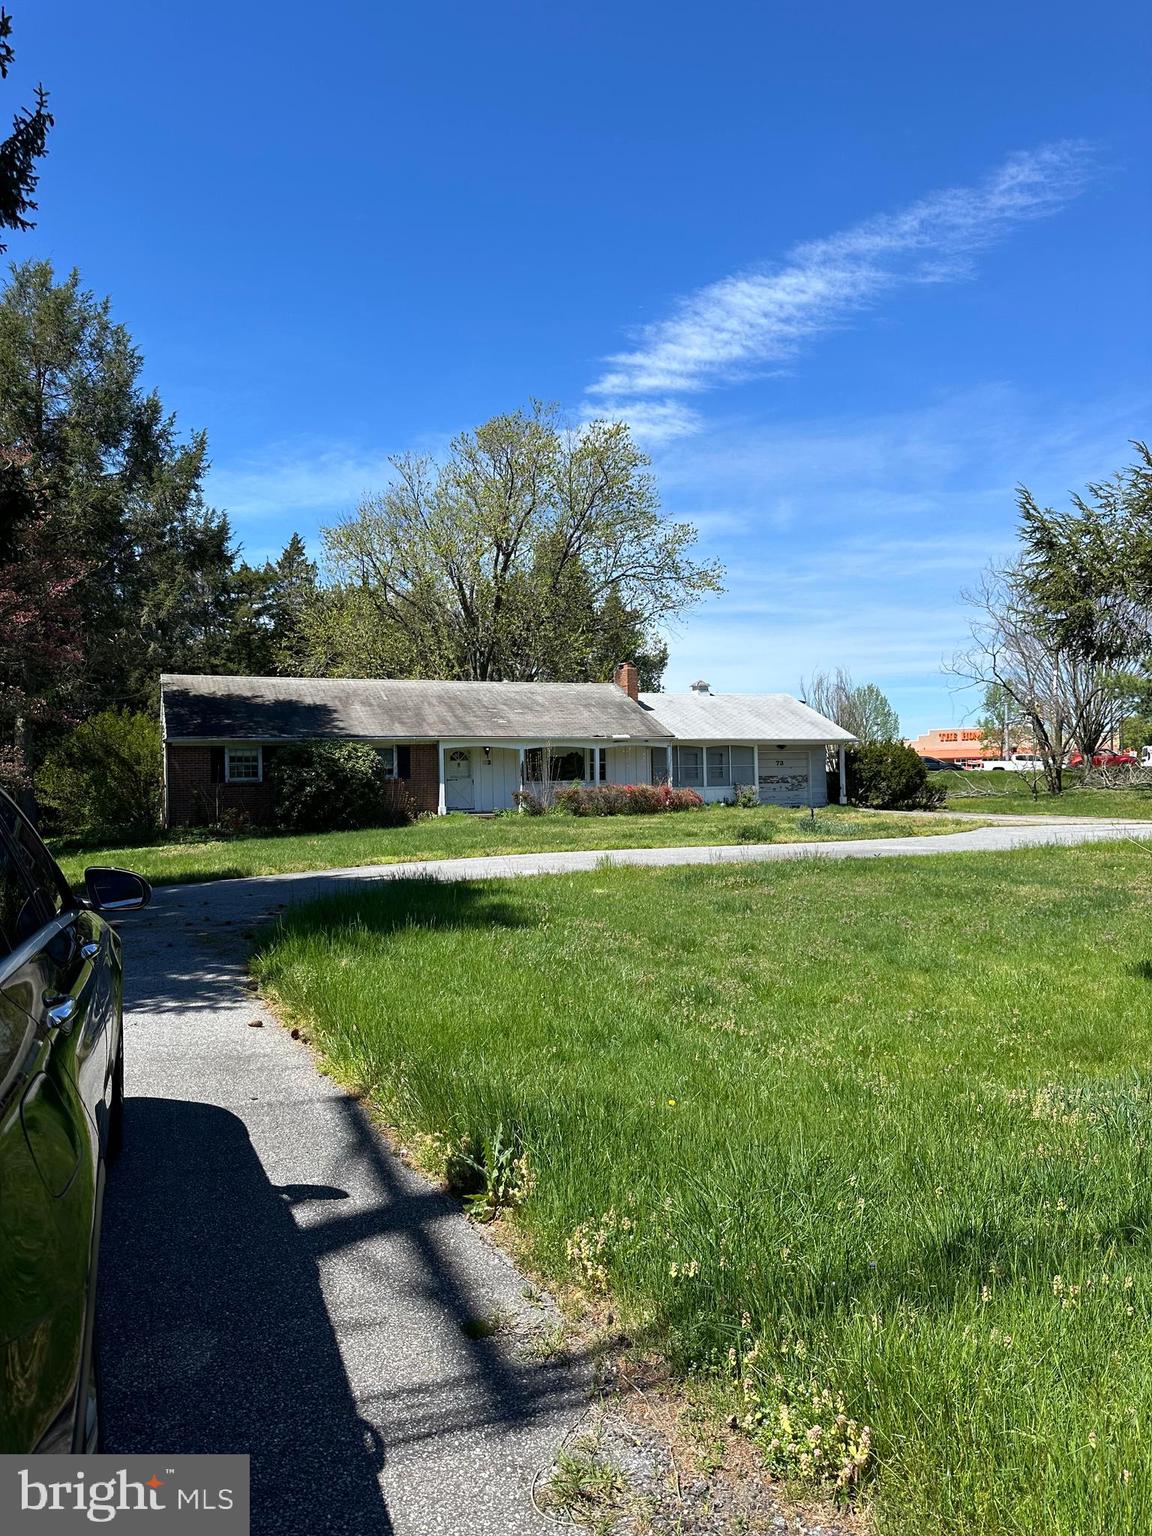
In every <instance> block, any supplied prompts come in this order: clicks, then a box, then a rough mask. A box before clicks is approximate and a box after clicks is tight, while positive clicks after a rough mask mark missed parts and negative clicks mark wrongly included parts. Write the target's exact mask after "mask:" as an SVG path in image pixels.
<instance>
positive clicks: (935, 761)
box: [920, 757, 963, 773]
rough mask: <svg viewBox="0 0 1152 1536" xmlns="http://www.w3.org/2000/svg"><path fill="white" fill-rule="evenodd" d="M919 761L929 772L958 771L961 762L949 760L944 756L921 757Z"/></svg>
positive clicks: (961, 767)
mask: <svg viewBox="0 0 1152 1536" xmlns="http://www.w3.org/2000/svg"><path fill="white" fill-rule="evenodd" d="M920 761H921V762H922V763H923V764H924V766H925V768H927V770H928V772H929V773H960V772H961V771H962V769H963V764H962V763H953V762H950V761H949V760H948V759H947V758H946V757H921V759H920Z"/></svg>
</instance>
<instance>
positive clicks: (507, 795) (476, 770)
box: [472, 747, 520, 811]
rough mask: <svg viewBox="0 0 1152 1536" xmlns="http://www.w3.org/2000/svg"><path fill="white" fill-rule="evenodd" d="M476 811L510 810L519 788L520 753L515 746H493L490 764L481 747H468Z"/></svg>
mask: <svg viewBox="0 0 1152 1536" xmlns="http://www.w3.org/2000/svg"><path fill="white" fill-rule="evenodd" d="M472 774H473V780H474V782H475V785H476V804H475V807H474V809H475V810H477V811H510V810H511V809H512V808H513V806H514V805H515V804H516V801H515V799H514V798H513V797H514V796H515V794H516V791H517V789H519V787H520V754H519V752H518V751H517V750H516V748H515V747H511V748H509V747H493V748H492V758H491V761H489V760H487V759H486V758H485V756H484V748H483V747H473V748H472Z"/></svg>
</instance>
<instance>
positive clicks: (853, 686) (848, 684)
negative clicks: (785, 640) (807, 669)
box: [800, 667, 900, 743]
mask: <svg viewBox="0 0 1152 1536" xmlns="http://www.w3.org/2000/svg"><path fill="white" fill-rule="evenodd" d="M800 692H801V693H802V695H803V696H804V700H805V702H806V703H807V704H809V705H810V706H811V707H812V708H813V709H814V710H815V711H816V713H817V714H818V715H823V716H824V717H825V719H827V720H834V721H835V722H836V724H837V725H839V726H841V727H842V728H843V729H844V730H846V731H851V733H852V735H853V736H855V737H856V739H857V741H859V742H862V743H867V742H873V741H899V739H900V717H899V715H898V714H897V713H896V711H895V710H894V709H893V708H892V705H891V704H890V703H889V702H888V699H887V697H886V696H885V694H884V693H882V692H881V690H880V689H879V688H878V687H877V686H876V684H875V683H859V684H857V683H854V682H853V681H852V674H851V673H850V672H849V671H847V670H846V669H845V668H844V667H837V668H836V670H835V672H816V673H814V674H813V676H812V678H811V680H810V681H808V682H805V681H804V680H803V679H801V682H800Z"/></svg>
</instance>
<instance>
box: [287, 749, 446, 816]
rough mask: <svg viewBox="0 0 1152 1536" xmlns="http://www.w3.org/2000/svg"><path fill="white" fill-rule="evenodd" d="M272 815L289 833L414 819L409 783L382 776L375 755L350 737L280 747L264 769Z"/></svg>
mask: <svg viewBox="0 0 1152 1536" xmlns="http://www.w3.org/2000/svg"><path fill="white" fill-rule="evenodd" d="M268 782H269V784H270V785H271V788H272V805H273V819H274V821H275V824H276V826H278V827H281V828H283V829H284V830H285V831H288V832H336V831H341V830H347V829H350V828H354V827H399V826H405V825H407V823H408V822H410V821H414V820H415V819H416V807H415V803H414V802H413V799H412V796H411V794H410V793H409V791H408V786H407V785H406V784H404V783H403V782H402V781H400V780H397V779H389V778H387V777H386V776H385V773H384V766H383V764H382V763H381V761H380V757H379V754H378V753H377V752H375V751H374V750H373V748H371V747H366V746H364V745H362V744H361V743H360V742H354V741H310V742H301V743H299V744H298V745H292V746H287V747H281V748H280V749H279V750H278V751H277V753H276V756H275V758H274V759H273V760H272V762H271V764H270V765H269V768H268Z"/></svg>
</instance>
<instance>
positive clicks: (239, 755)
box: [224, 747, 264, 784]
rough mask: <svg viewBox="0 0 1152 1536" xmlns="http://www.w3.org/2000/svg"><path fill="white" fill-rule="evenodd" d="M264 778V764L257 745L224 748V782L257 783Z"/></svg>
mask: <svg viewBox="0 0 1152 1536" xmlns="http://www.w3.org/2000/svg"><path fill="white" fill-rule="evenodd" d="M263 778H264V764H263V762H262V761H261V754H260V748H259V747H225V748H224V782H225V784H259V783H261V782H262V781H263Z"/></svg>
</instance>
